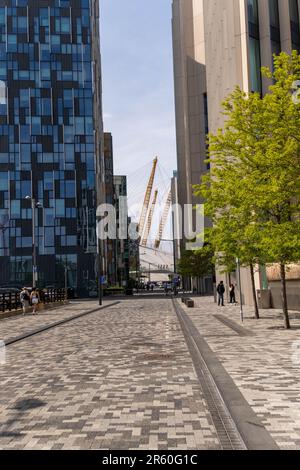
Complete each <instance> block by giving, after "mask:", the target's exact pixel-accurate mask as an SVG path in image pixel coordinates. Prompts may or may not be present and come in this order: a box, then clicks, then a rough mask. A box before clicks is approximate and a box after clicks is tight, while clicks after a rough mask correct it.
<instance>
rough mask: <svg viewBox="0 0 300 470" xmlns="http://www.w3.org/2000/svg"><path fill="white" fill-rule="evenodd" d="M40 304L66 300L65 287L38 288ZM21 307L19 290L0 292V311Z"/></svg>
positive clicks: (9, 310)
mask: <svg viewBox="0 0 300 470" xmlns="http://www.w3.org/2000/svg"><path fill="white" fill-rule="evenodd" d="M39 294H40V299H41V303H42V304H52V303H57V302H63V301H64V300H66V291H65V289H45V290H39ZM20 308H22V304H21V301H20V293H19V292H4V293H0V312H7V311H8V312H11V311H14V310H19V309H20Z"/></svg>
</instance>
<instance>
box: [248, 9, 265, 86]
mask: <svg viewBox="0 0 300 470" xmlns="http://www.w3.org/2000/svg"><path fill="white" fill-rule="evenodd" d="M248 25H249V54H250V57H249V64H250V87H251V91H253V92H259V93H261V92H262V78H261V56H260V35H259V17H258V1H257V0H248Z"/></svg>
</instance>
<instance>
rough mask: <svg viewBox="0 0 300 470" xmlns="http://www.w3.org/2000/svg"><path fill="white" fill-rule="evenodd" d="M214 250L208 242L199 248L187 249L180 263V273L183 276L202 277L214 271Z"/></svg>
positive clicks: (178, 269)
mask: <svg viewBox="0 0 300 470" xmlns="http://www.w3.org/2000/svg"><path fill="white" fill-rule="evenodd" d="M214 268H215V266H214V250H213V248H212V246H211V244H210V243H207V244H205V245H204V246H203V248H201V249H199V250H187V251H185V252H184V253H183V255H182V257H181V259H180V261H179V263H178V268H177V271H178V274H180V275H181V276H183V277H194V278H201V277H204V276H207V275H210V274H213V273H214Z"/></svg>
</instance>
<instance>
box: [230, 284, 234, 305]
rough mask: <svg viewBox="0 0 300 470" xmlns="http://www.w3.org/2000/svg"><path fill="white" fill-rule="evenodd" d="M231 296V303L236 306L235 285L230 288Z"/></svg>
mask: <svg viewBox="0 0 300 470" xmlns="http://www.w3.org/2000/svg"><path fill="white" fill-rule="evenodd" d="M229 295H230V303H231V304H236V299H235V287H234V285H233V284H230V286H229Z"/></svg>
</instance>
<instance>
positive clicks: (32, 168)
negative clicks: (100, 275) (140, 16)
mask: <svg viewBox="0 0 300 470" xmlns="http://www.w3.org/2000/svg"><path fill="white" fill-rule="evenodd" d="M92 26H93V22H92V5H91V4H90V1H89V0H47V1H45V0H0V265H1V269H0V285H3V284H8V283H10V284H24V283H26V282H27V283H30V282H31V279H32V274H31V271H32V213H31V210H32V209H31V202H30V200H26V199H25V198H26V196H28V195H29V196H31V197H34V198H35V199H36V201H38V202H39V203H41V205H42V207H41V208H37V209H36V219H37V224H36V240H37V252H38V271H39V274H38V282H39V284H40V285H43V286H46V285H63V282H64V281H63V279H64V266H65V264H67V267H68V282H69V286H71V287H74V288H79V287H78V286H80V288H81V289H82V290H83V291H84V290H86V289H87V287H88V285H89V283H90V282H91V281H93V280H95V277H96V273H95V256H96V240H95V212H96V184H97V178H96V172H97V162H96V157H95V147H96V143H95V124H94V123H95V119H94V117H95V109H94V87H95V83H94V80H95V79H94V73H93V54H92V41H93V27H92ZM99 112H100V110H99ZM79 290H80V289H79ZM79 293H80V292H79Z"/></svg>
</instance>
